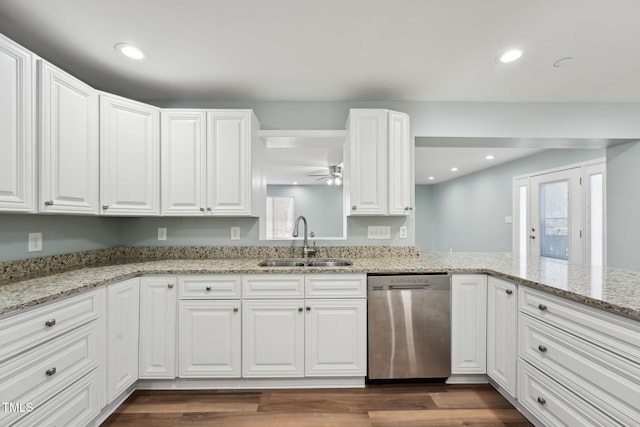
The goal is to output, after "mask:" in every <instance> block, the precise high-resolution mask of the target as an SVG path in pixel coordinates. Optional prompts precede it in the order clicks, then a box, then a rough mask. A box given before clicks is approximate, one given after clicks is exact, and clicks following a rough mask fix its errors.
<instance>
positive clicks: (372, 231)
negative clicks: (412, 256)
mask: <svg viewBox="0 0 640 427" xmlns="http://www.w3.org/2000/svg"><path fill="white" fill-rule="evenodd" d="M367 239H370V240H389V239H391V227H389V226H386V225H370V226H369V227H368V228H367Z"/></svg>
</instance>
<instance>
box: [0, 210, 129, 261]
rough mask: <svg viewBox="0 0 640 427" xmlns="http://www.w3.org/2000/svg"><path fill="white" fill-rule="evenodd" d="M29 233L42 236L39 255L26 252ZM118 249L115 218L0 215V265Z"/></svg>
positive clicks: (116, 221)
mask: <svg viewBox="0 0 640 427" xmlns="http://www.w3.org/2000/svg"><path fill="white" fill-rule="evenodd" d="M29 233H42V239H43V245H42V252H28V251H27V242H28V236H29ZM117 245H118V218H103V217H96V216H70V215H25V214H15V215H14V214H1V215H0V262H2V261H14V260H18V259H25V258H38V257H41V256H47V255H58V254H63V253H70V252H79V251H87V250H92V249H103V248H109V247H112V246H117Z"/></svg>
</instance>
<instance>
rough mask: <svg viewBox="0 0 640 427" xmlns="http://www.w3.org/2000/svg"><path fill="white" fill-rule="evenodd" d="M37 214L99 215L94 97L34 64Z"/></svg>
mask: <svg viewBox="0 0 640 427" xmlns="http://www.w3.org/2000/svg"><path fill="white" fill-rule="evenodd" d="M38 74H39V80H38V81H39V95H40V96H39V98H38V101H39V111H40V115H39V118H40V119H39V129H40V132H39V138H40V210H41V211H43V212H50V213H53V212H55V213H87V214H97V213H98V190H99V187H98V185H99V184H98V182H99V181H98V180H99V174H98V172H99V169H98V158H99V157H98V156H99V146H98V93H97V92H96V91H95V90H94V89H93V88H92V87H90V86H88V85H86V84H85V83H83V82H81V81H80V80H78V79H76V78H75V77H72V76H70V75H68V74H67V73H65V72H64V71H62V70H60V69H58V68H56V67H54V66H52V65H51V64H49V63H47V62H44V61H42V60H38Z"/></svg>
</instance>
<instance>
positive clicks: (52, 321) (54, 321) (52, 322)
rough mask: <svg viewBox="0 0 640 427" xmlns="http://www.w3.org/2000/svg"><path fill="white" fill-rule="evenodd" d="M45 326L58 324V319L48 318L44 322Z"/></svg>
mask: <svg viewBox="0 0 640 427" xmlns="http://www.w3.org/2000/svg"><path fill="white" fill-rule="evenodd" d="M44 324H45V326H47V327H49V328H50V327H52V326H53V325H55V324H56V319H51V320H47V321H46V322H44Z"/></svg>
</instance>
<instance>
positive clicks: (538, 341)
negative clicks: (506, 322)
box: [520, 315, 640, 423]
mask: <svg viewBox="0 0 640 427" xmlns="http://www.w3.org/2000/svg"><path fill="white" fill-rule="evenodd" d="M520 357H522V358H523V359H524V360H526V361H528V362H529V363H531V364H532V365H534V366H536V367H537V368H539V369H540V370H542V371H544V372H546V373H547V374H548V375H549V376H551V377H552V378H555V379H557V380H558V381H560V382H561V383H562V384H564V385H566V386H567V387H569V388H571V389H572V390H574V391H575V393H577V394H579V395H580V396H582V397H583V398H584V399H586V400H587V401H588V402H591V403H592V404H593V405H594V406H597V407H599V408H602V409H603V411H604V412H606V413H607V414H610V416H611V417H613V418H616V419H618V420H620V421H621V422H623V423H629V422H631V421H632V420H634V419H635V420H638V419H640V406H639V403H640V400H639V399H640V394H639V393H638V390H640V365H638V364H636V363H633V362H631V361H629V360H627V359H624V358H622V357H620V356H619V355H617V354H615V353H611V352H610V351H607V350H605V349H603V348H600V347H597V346H595V345H593V344H591V343H589V342H587V341H583V340H582V339H580V338H577V337H575V336H573V335H571V334H568V333H566V332H563V331H560V330H557V329H555V328H553V327H551V326H548V325H546V324H545V323H543V322H540V321H538V320H535V319H533V318H529V317H528V316H526V315H521V316H520Z"/></svg>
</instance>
